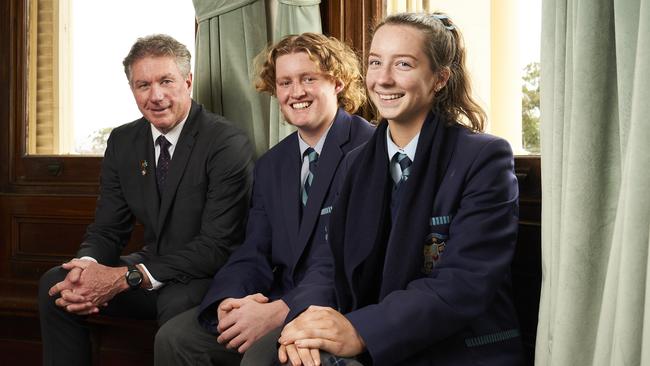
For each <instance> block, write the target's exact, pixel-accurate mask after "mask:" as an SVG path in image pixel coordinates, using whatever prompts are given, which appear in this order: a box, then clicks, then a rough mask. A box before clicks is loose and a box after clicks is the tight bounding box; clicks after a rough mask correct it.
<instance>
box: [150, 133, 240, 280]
mask: <svg viewBox="0 0 650 366" xmlns="http://www.w3.org/2000/svg"><path fill="white" fill-rule="evenodd" d="M219 136H220V137H221V138H219V139H215V141H212V142H211V146H212V150H211V152H210V155H209V157H208V158H207V161H206V166H207V168H206V170H207V175H208V180H209V181H208V187H207V194H206V202H205V205H204V207H203V212H202V215H201V227H200V230H199V232H198V233H197V235H195V236H194V237H193V238H192V239H191V240H190V241H189V242H188V243H186V244H185V245H184V246H183V247H182V248H181V249H179V250H176V251H174V252H172V253H169V254H166V255H162V256H152V257H150V258H148V259H147V260H145V261H143V264H144V265H145V266H146V267H147V269H148V270H149V272H151V275H152V276H153V277H154V278H155V279H156V280H158V281H160V282H167V281H177V282H181V283H186V282H188V281H189V280H191V279H193V278H211V277H212V276H213V275H214V274H215V273H216V272H217V270H218V269H219V268H221V267H222V266H223V265H224V264H225V263H226V260H227V259H228V257H229V256H230V254H231V253H232V252H233V251H234V249H235V248H237V247H238V246H239V245H240V244H241V242H242V241H243V234H244V225H245V222H246V217H247V216H246V213H247V209H248V205H249V197H250V190H251V184H252V174H251V172H252V166H253V163H252V161H253V159H252V148H251V146H250V144H249V141H248V138H247V137H246V136H245V135H244V134H243V133H242V132H240V131H239V130H236V129H235V128H234V127H231V126H229V128H227V129H226V128H224V129H223V131H221V132H220V134H219Z"/></svg>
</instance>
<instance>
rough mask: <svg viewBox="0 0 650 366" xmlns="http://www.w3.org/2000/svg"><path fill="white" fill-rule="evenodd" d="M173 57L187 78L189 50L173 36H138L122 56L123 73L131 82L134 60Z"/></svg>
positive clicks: (189, 59) (189, 60)
mask: <svg viewBox="0 0 650 366" xmlns="http://www.w3.org/2000/svg"><path fill="white" fill-rule="evenodd" d="M165 56H167V57H174V58H175V59H176V65H177V66H178V69H179V70H180V72H181V75H183V77H184V78H187V77H188V76H189V74H190V69H191V58H192V56H191V55H190V51H188V50H187V47H185V45H184V44H182V43H180V42H178V41H177V40H175V39H174V38H173V37H170V36H168V35H166V34H152V35H150V36H146V37H141V38H138V40H137V41H136V42H135V43H134V44H133V46H131V50H130V51H129V54H128V55H127V56H126V57H125V58H124V61H122V64H123V65H124V73H125V74H126V78H127V79H129V83H130V82H131V67H132V66H133V63H135V62H136V61H138V60H140V59H142V58H145V57H165Z"/></svg>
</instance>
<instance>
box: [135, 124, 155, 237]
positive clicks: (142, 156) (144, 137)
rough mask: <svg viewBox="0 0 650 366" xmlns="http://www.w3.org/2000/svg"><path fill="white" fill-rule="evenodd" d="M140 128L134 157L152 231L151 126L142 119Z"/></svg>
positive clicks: (152, 161)
mask: <svg viewBox="0 0 650 366" xmlns="http://www.w3.org/2000/svg"><path fill="white" fill-rule="evenodd" d="M143 122H144V123H143V124H142V128H141V129H140V131H139V132H138V137H137V141H136V146H137V150H136V158H137V164H138V168H139V170H140V171H139V173H138V174H140V176H141V178H142V184H140V185H139V186H140V189H141V194H140V197H144V201H145V207H146V211H147V216H148V220H149V223H145V224H147V225H151V227H152V228H153V231H157V230H158V222H157V219H158V205H159V199H158V188H157V186H156V184H157V183H156V155H155V153H154V147H153V137H152V136H151V127H150V125H149V122H147V121H145V120H144V119H143Z"/></svg>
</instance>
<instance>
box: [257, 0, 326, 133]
mask: <svg viewBox="0 0 650 366" xmlns="http://www.w3.org/2000/svg"><path fill="white" fill-rule="evenodd" d="M319 4H320V0H278V12H277V17H276V20H275V31H274V33H273V41H274V42H277V41H279V40H280V39H281V38H282V37H284V36H286V35H289V34H299V33H304V32H313V33H321V32H322V27H321V20H320V9H319ZM270 106H271V112H270V116H271V118H270V123H269V146H273V145H275V144H276V143H278V142H279V141H280V140H282V139H283V138H285V137H286V136H287V135H289V134H290V133H292V132H293V131H295V128H294V127H293V126H291V125H290V124H288V123H286V122H285V121H284V118H283V117H282V113H280V108H279V106H278V102H277V99H275V97H273V98H271V103H270Z"/></svg>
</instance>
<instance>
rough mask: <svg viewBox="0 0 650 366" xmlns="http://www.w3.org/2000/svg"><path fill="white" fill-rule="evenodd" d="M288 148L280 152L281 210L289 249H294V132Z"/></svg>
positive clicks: (297, 175) (297, 188)
mask: <svg viewBox="0 0 650 366" xmlns="http://www.w3.org/2000/svg"><path fill="white" fill-rule="evenodd" d="M287 138H288V139H291V140H290V141H289V144H288V147H287V149H286V151H283V152H282V155H283V156H282V165H281V167H282V168H281V177H280V179H281V182H282V184H281V187H280V190H281V191H280V194H281V198H282V210H283V212H284V217H285V218H286V219H285V220H284V222H285V223H286V225H287V232H288V233H289V247H290V248H294V247H295V245H294V243H296V241H297V240H298V228H299V222H300V206H299V205H300V204H301V203H300V183H299V182H300V168H301V165H300V164H301V160H300V147H299V146H298V133H297V132H295V133H293V134H292V135H290V136H289V137H287Z"/></svg>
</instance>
